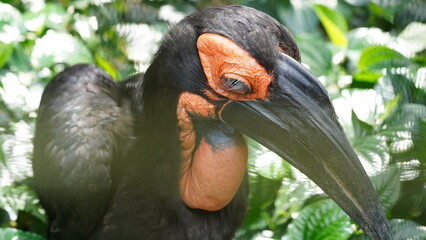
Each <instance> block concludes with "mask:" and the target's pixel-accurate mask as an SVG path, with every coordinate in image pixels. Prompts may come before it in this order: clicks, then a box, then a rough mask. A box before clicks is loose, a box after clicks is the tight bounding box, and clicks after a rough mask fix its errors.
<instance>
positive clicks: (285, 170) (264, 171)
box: [255, 151, 291, 180]
mask: <svg viewBox="0 0 426 240" xmlns="http://www.w3.org/2000/svg"><path fill="white" fill-rule="evenodd" d="M255 167H256V169H257V172H258V173H259V175H261V176H262V177H265V178H268V179H271V180H281V179H283V178H284V177H285V176H289V175H291V168H290V167H291V165H290V164H289V163H287V162H285V161H284V160H283V159H282V158H281V157H279V156H278V155H277V154H275V153H273V152H270V151H268V152H265V153H263V154H262V155H260V156H258V158H257V159H256V162H255Z"/></svg>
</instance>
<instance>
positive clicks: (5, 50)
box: [0, 42, 13, 68]
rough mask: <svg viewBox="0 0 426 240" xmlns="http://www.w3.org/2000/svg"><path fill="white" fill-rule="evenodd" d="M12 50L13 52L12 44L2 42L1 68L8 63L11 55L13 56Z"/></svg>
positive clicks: (0, 46) (0, 43)
mask: <svg viewBox="0 0 426 240" xmlns="http://www.w3.org/2000/svg"><path fill="white" fill-rule="evenodd" d="M12 52H13V45H12V44H5V43H2V42H0V68H2V67H3V66H4V65H5V64H6V63H7V61H8V60H9V58H10V56H12Z"/></svg>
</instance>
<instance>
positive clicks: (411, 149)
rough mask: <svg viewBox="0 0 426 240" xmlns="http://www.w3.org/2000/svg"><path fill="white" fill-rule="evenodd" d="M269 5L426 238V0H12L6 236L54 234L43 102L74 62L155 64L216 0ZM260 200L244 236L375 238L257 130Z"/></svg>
mask: <svg viewBox="0 0 426 240" xmlns="http://www.w3.org/2000/svg"><path fill="white" fill-rule="evenodd" d="M227 4H241V5H247V6H252V7H254V8H256V9H259V10H262V11H264V12H266V13H268V14H269V15H271V16H273V17H274V18H276V19H277V20H278V21H280V22H282V23H283V24H284V25H285V26H287V27H288V28H289V30H290V31H291V32H292V33H293V34H294V36H295V37H296V39H297V42H298V44H299V47H300V50H301V53H302V62H303V64H304V65H305V66H306V67H307V68H309V69H310V70H311V71H312V72H313V73H314V74H315V75H316V76H317V77H318V78H319V80H320V81H321V82H322V83H323V84H324V85H325V86H326V87H327V89H328V91H329V93H330V97H331V99H332V100H333V104H334V105H335V108H336V111H337V114H338V116H339V119H340V121H341V123H342V125H343V127H344V129H345V132H346V133H347V135H348V137H349V139H350V141H351V143H352V145H353V147H354V149H355V151H356V152H357V154H358V155H359V157H360V159H361V161H362V163H363V165H364V167H365V168H366V171H367V173H368V174H369V175H370V176H371V180H372V182H373V184H374V186H375V188H376V190H377V193H378V194H379V197H380V200H381V202H382V204H383V207H384V209H385V211H386V213H387V217H388V219H389V221H390V225H391V228H392V232H393V233H394V235H395V239H426V226H425V225H426V211H425V209H426V50H425V49H426V2H425V1H424V0H291V1H289V0H287V1H282V0H271V1H267V0H259V1H252V0H212V1H208V0H200V1H196V0H186V1H185V0H164V1H142V0H126V1H113V0H60V1H45V0H23V1H17V0H2V1H1V2H0V134H1V135H0V146H1V147H0V227H1V228H0V239H4V240H8V239H24V240H25V239H36V240H39V239H45V237H46V230H47V219H46V216H45V214H44V211H43V209H41V207H40V205H39V202H38V199H37V197H36V195H35V193H34V191H33V190H32V186H31V176H32V170H31V155H32V136H33V133H34V122H35V119H36V117H37V112H36V110H37V107H38V104H39V100H40V97H41V94H42V91H43V88H44V86H45V85H46V83H47V82H48V81H49V80H50V79H51V78H52V77H53V76H54V75H56V74H57V73H59V72H60V71H62V70H63V69H64V68H65V67H67V66H70V65H73V64H76V63H93V64H97V65H98V66H100V67H101V68H103V69H104V70H105V71H107V72H108V73H109V74H110V75H111V76H112V77H113V78H114V79H116V80H117V81H119V80H120V79H122V78H126V77H128V76H129V75H131V74H133V73H135V72H140V71H144V70H145V69H146V68H147V66H148V65H149V62H150V59H151V57H152V56H153V54H154V53H155V51H156V49H157V47H158V45H159V43H160V41H161V38H162V36H163V34H164V33H165V31H167V29H168V28H169V26H170V25H173V24H175V23H176V22H178V21H179V20H180V19H182V18H183V17H184V16H186V15H188V14H190V13H192V12H194V11H197V10H198V9H203V8H206V7H211V6H215V5H227ZM249 145H250V156H249V158H250V159H249V169H248V171H249V177H250V186H251V191H250V210H249V212H248V214H247V217H246V221H245V223H244V225H243V226H242V227H241V229H240V230H239V231H238V235H237V239H289V240H292V239H295V240H300V239H306V240H312V239H318V240H319V239H327V240H332V239H338V240H340V239H342V240H343V239H356V240H358V239H367V237H366V236H365V235H363V233H362V231H361V230H360V229H359V228H358V227H357V226H356V225H355V224H354V223H353V222H352V221H351V220H350V218H349V217H348V216H347V215H346V214H345V213H344V212H343V211H342V210H341V209H340V208H339V207H338V206H337V205H336V204H335V203H334V202H332V201H331V200H330V199H329V198H328V197H327V196H326V195H325V194H324V193H323V192H322V190H321V189H319V188H318V187H317V186H316V185H315V184H314V183H312V182H311V181H310V180H309V179H308V178H306V177H305V176H304V175H303V174H301V173H300V172H299V171H298V170H296V169H295V168H293V167H292V166H290V165H289V164H288V163H287V162H285V161H284V160H283V159H281V158H279V157H278V156H277V155H275V154H274V153H272V152H270V151H268V150H267V149H265V148H264V147H263V146H261V145H259V144H258V143H256V142H254V141H252V140H249Z"/></svg>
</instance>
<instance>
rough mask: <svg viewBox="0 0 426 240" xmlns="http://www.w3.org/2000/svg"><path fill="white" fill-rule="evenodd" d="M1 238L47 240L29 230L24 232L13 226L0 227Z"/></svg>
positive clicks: (7, 239)
mask: <svg viewBox="0 0 426 240" xmlns="http://www.w3.org/2000/svg"><path fill="white" fill-rule="evenodd" d="M0 239H2V240H47V239H46V238H44V237H42V236H40V235H38V234H35V233H31V232H24V231H21V230H17V229H14V228H0Z"/></svg>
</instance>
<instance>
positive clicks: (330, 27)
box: [314, 5, 348, 47]
mask: <svg viewBox="0 0 426 240" xmlns="http://www.w3.org/2000/svg"><path fill="white" fill-rule="evenodd" d="M314 10H315V13H316V14H317V16H318V17H319V19H320V21H321V23H322V25H323V26H324V29H325V31H326V32H327V35H328V37H329V38H330V40H331V41H332V42H333V43H334V44H336V45H337V46H340V47H347V46H348V40H347V39H346V36H345V34H346V32H347V31H348V25H347V23H346V19H345V17H344V16H343V15H342V14H341V13H339V12H337V11H335V10H331V9H330V8H328V7H326V6H323V5H315V6H314Z"/></svg>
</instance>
